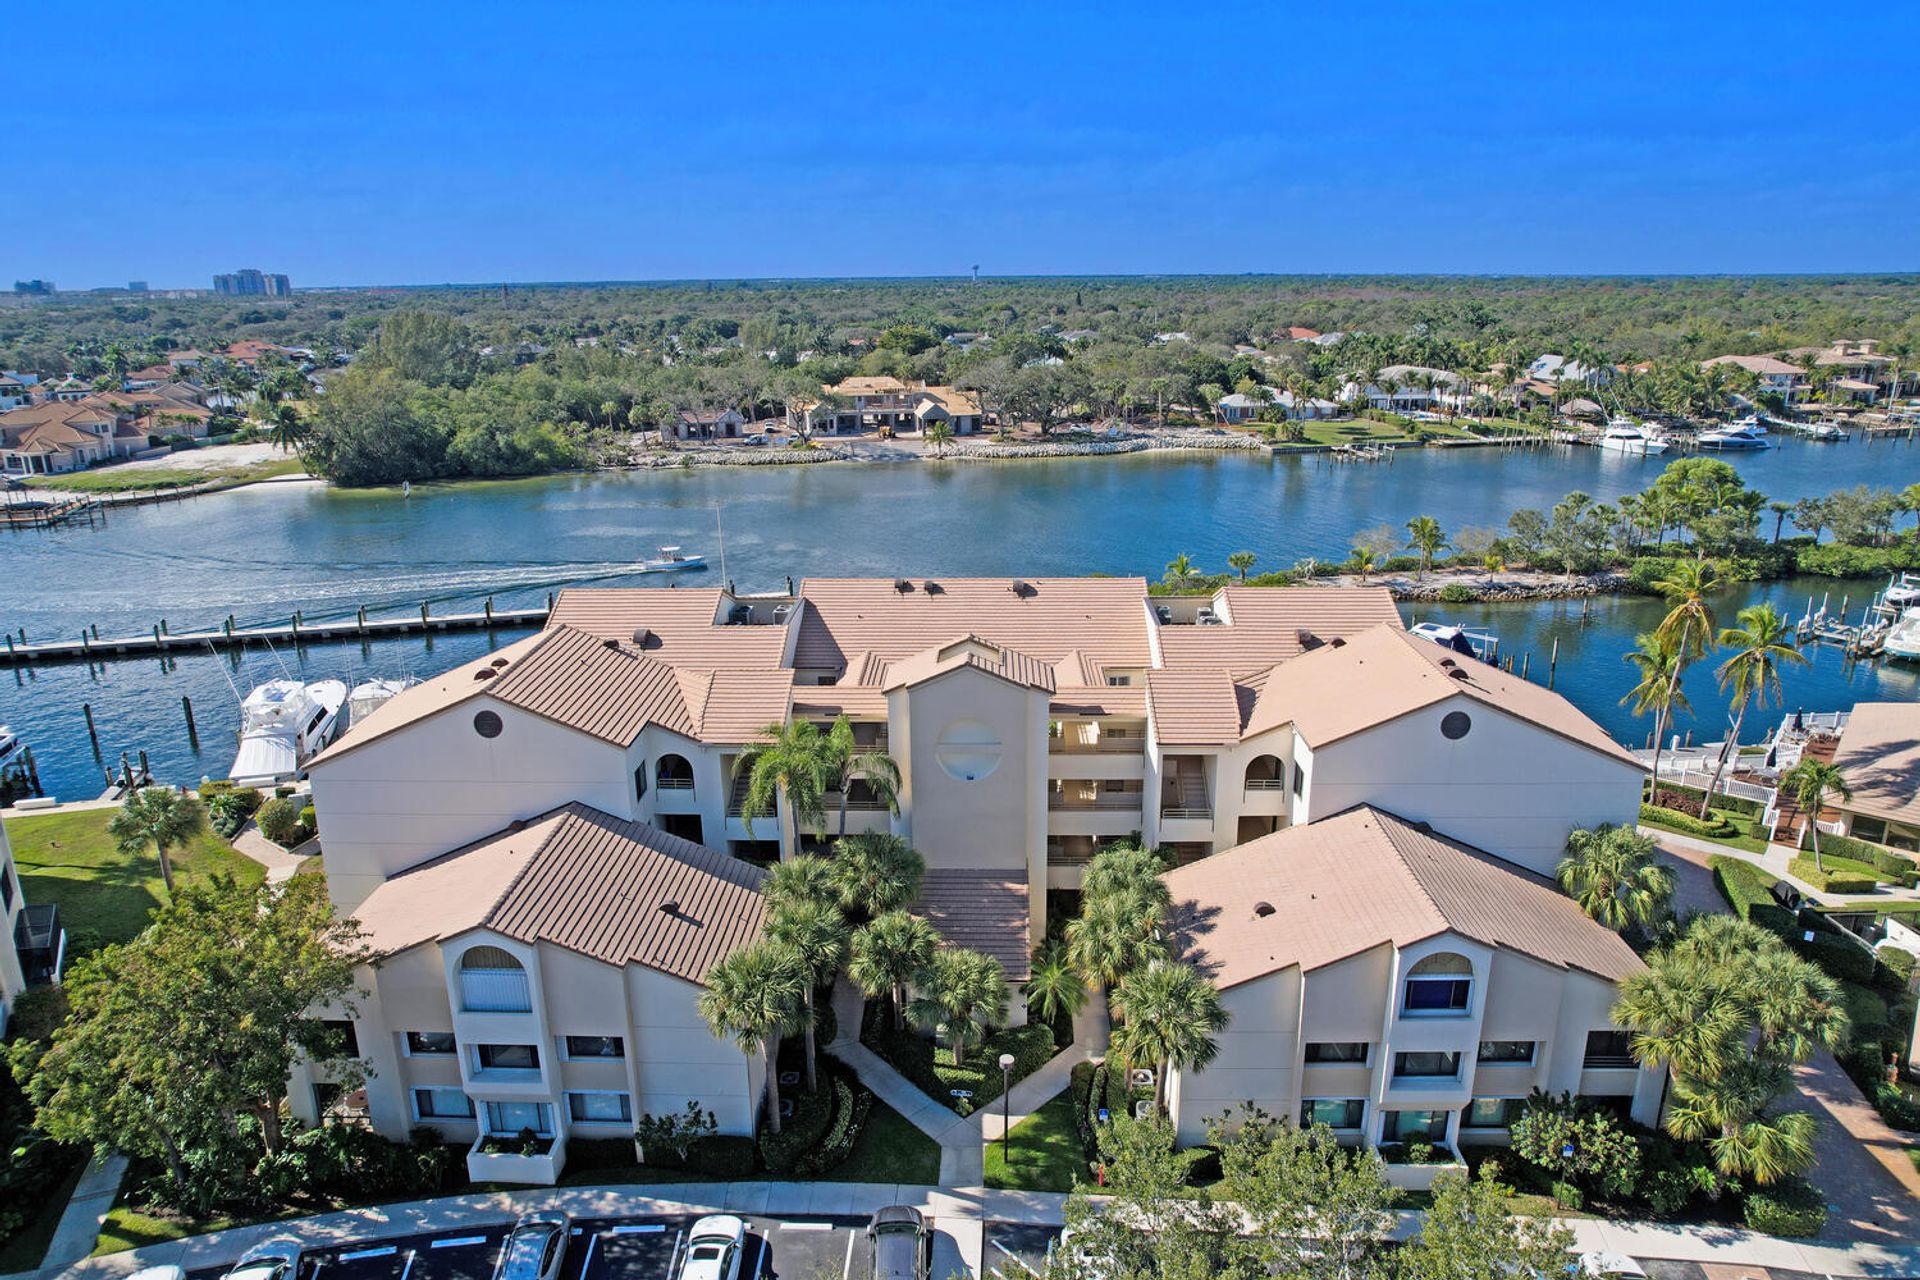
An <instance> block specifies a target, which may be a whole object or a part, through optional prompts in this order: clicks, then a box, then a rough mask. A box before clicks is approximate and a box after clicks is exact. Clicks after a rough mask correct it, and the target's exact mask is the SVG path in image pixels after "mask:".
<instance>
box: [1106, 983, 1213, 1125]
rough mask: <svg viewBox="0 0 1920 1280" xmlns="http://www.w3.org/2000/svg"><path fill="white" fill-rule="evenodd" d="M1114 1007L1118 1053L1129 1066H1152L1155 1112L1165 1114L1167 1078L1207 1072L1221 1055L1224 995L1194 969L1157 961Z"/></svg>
mask: <svg viewBox="0 0 1920 1280" xmlns="http://www.w3.org/2000/svg"><path fill="white" fill-rule="evenodd" d="M1113 1007H1114V1012H1116V1013H1118V1014H1119V1015H1120V1017H1121V1018H1122V1019H1123V1021H1122V1022H1121V1025H1120V1027H1119V1029H1118V1030H1117V1031H1115V1032H1114V1036H1113V1049H1114V1052H1116V1053H1118V1054H1119V1055H1120V1058H1121V1060H1122V1061H1124V1062H1126V1063H1128V1064H1129V1065H1131V1064H1135V1063H1142V1062H1150V1063H1152V1064H1153V1065H1154V1068H1155V1070H1154V1074H1153V1106H1154V1110H1155V1111H1156V1112H1164V1111H1165V1110H1166V1097H1167V1072H1168V1071H1169V1070H1171V1069H1172V1068H1174V1067H1204V1066H1206V1065H1207V1064H1208V1063H1209V1062H1212V1061H1213V1059H1214V1056H1215V1055H1216V1054H1218V1053H1219V1051H1220V1046H1219V1045H1218V1044H1217V1043H1216V1042H1215V1041H1214V1036H1215V1035H1216V1034H1218V1033H1219V1032H1221V1031H1224V1030H1226V1026H1227V1011H1226V1009H1225V1008H1223V1007H1222V1006H1221V1004H1220V993H1219V992H1218V991H1216V990H1214V987H1213V984H1212V983H1211V982H1208V981H1207V980H1206V979H1205V978H1204V977H1202V976H1201V975H1200V973H1199V971H1198V970H1196V969H1194V968H1193V967H1192V966H1190V965H1185V964H1181V963H1179V962H1178V961H1173V960H1156V961H1154V962H1153V963H1152V964H1150V965H1148V966H1147V967H1146V969H1144V970H1143V971H1141V972H1140V973H1138V974H1135V975H1134V976H1133V977H1132V978H1130V979H1128V980H1127V984H1126V985H1125V986H1124V987H1122V988H1120V990H1119V991H1118V992H1116V993H1115V994H1114V998H1113Z"/></svg>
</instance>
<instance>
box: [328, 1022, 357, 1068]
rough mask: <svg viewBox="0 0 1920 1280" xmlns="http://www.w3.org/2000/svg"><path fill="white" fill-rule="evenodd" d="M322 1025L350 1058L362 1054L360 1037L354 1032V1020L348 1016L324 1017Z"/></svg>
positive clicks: (337, 1045) (335, 1043)
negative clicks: (347, 1017)
mask: <svg viewBox="0 0 1920 1280" xmlns="http://www.w3.org/2000/svg"><path fill="white" fill-rule="evenodd" d="M320 1026H321V1028H322V1029H323V1030H325V1031H326V1033H327V1035H328V1036H329V1037H331V1038H332V1040H333V1043H334V1045H335V1046H336V1047H337V1048H338V1049H339V1051H340V1052H341V1053H343V1054H345V1055H346V1056H347V1057H349V1058H357V1057H359V1056H360V1037H359V1036H358V1035H356V1034H355V1033H354V1030H353V1023H352V1021H350V1020H349V1019H346V1018H323V1019H322V1020H321V1022H320Z"/></svg>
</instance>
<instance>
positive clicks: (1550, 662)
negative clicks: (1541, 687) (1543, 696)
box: [1547, 636, 1560, 689]
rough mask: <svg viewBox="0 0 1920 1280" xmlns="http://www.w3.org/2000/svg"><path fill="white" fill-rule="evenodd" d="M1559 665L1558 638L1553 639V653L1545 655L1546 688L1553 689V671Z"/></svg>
mask: <svg viewBox="0 0 1920 1280" xmlns="http://www.w3.org/2000/svg"><path fill="white" fill-rule="evenodd" d="M1559 665H1560V637H1559V636H1555V637H1554V638H1553V652H1552V653H1550V654H1548V655H1547V688H1549V689H1551V688H1553V673H1554V669H1555V668H1556V667H1558V666H1559Z"/></svg>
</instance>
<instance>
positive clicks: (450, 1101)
mask: <svg viewBox="0 0 1920 1280" xmlns="http://www.w3.org/2000/svg"><path fill="white" fill-rule="evenodd" d="M413 1114H414V1118H415V1119H418V1120H471V1119H473V1099H472V1098H469V1097H468V1096H467V1095H466V1094H464V1093H462V1092H460V1090H458V1089H415V1090H414V1091H413Z"/></svg>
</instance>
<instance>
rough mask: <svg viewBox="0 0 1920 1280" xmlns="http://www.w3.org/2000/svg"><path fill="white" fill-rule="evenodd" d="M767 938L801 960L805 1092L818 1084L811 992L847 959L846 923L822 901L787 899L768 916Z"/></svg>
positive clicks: (836, 971) (827, 980) (826, 981)
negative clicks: (802, 973)
mask: <svg viewBox="0 0 1920 1280" xmlns="http://www.w3.org/2000/svg"><path fill="white" fill-rule="evenodd" d="M766 938H767V941H768V942H771V943H773V944H774V945H775V946H777V947H785V948H786V949H787V950H788V951H790V952H792V953H793V955H794V958H795V959H797V960H798V961H799V962H800V966H801V968H802V970H803V971H804V974H805V977H806V982H805V983H804V984H803V989H802V1001H801V1007H802V1010H803V1014H804V1018H805V1026H804V1027H803V1031H804V1034H805V1037H806V1051H807V1068H806V1071H807V1092H808V1093H813V1092H814V1091H815V1090H816V1089H817V1088H818V1087H819V1081H818V1080H817V1079H816V1073H815V1066H816V1063H817V1060H818V1057H819V1053H818V1049H817V1047H816V1045H815V1044H814V1015H813V993H814V991H815V989H816V988H819V987H822V986H825V985H826V984H827V983H830V982H832V981H833V978H834V975H835V974H837V973H839V972H840V966H841V965H843V964H845V963H846V960H847V922H846V921H845V920H844V919H842V918H841V916H840V912H839V911H838V910H836V909H835V908H833V907H830V906H828V905H827V904H825V903H822V902H804V901H802V902H786V903H782V904H781V905H780V906H779V907H777V908H775V909H774V910H773V911H772V912H770V913H769V914H768V916H767V928H766Z"/></svg>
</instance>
